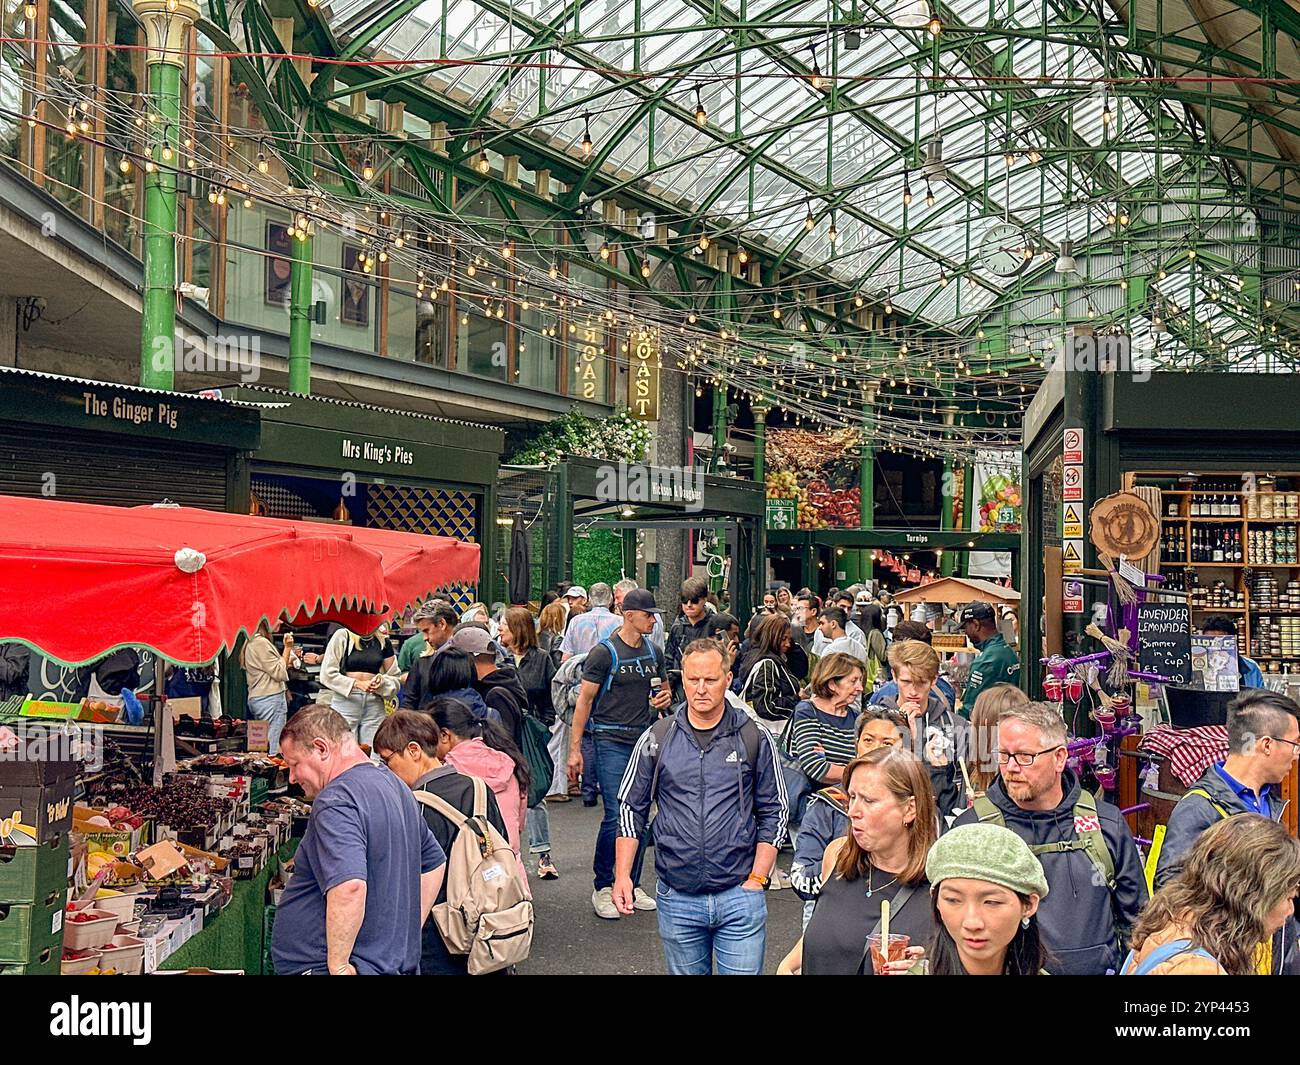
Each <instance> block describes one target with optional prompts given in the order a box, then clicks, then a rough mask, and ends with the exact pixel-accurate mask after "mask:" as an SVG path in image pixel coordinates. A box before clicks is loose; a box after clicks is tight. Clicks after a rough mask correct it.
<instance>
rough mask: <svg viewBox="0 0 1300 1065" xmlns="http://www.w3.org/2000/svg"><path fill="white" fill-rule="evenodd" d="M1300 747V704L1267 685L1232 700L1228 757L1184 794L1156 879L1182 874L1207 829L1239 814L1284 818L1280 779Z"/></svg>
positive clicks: (1173, 816)
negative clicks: (1187, 859) (1273, 690)
mask: <svg viewBox="0 0 1300 1065" xmlns="http://www.w3.org/2000/svg"><path fill="white" fill-rule="evenodd" d="M1298 751H1300V705H1297V703H1296V702H1295V700H1293V699H1289V698H1288V697H1287V696H1285V695H1282V694H1280V693H1279V692H1272V691H1269V690H1268V689H1266V688H1252V689H1250V690H1248V691H1244V692H1242V693H1241V695H1239V696H1238V697H1237V698H1236V699H1234V700H1233V701H1232V702H1231V703H1230V704H1229V706H1228V757H1227V758H1226V759H1225V760H1224V761H1222V762H1216V763H1215V764H1214V765H1212V766H1210V768H1209V769H1207V770H1206V771H1205V772H1204V773H1202V774H1201V778H1200V779H1199V780H1198V781H1197V782H1196V783H1195V784H1194V785H1193V786H1192V787H1191V788H1190V789H1188V791H1187V792H1186V793H1185V794H1184V795H1183V797H1182V798H1181V799H1179V800H1178V805H1177V806H1175V807H1174V812H1173V813H1172V814H1170V815H1169V827H1168V829H1167V830H1166V832H1165V838H1164V843H1163V844H1162V845H1161V847H1160V853H1159V856H1158V858H1157V859H1156V875H1155V885H1156V887H1157V888H1159V887H1160V886H1161V885H1163V884H1164V883H1165V881H1167V880H1169V879H1171V878H1172V877H1174V876H1176V875H1177V873H1178V870H1179V868H1180V867H1181V866H1182V862H1183V859H1184V858H1185V857H1186V855H1187V852H1188V851H1189V850H1191V849H1192V846H1193V845H1194V844H1195V843H1196V841H1197V840H1198V839H1199V838H1200V835H1201V833H1202V832H1204V831H1205V830H1206V829H1207V828H1209V827H1210V826H1211V825H1212V824H1214V823H1215V822H1216V821H1219V820H1222V819H1223V818H1225V817H1232V816H1233V815H1234V814H1244V813H1252V814H1263V815H1264V816H1265V817H1269V818H1272V819H1273V820H1274V821H1278V820H1281V817H1282V811H1283V809H1284V807H1285V803H1284V802H1283V799H1282V794H1281V792H1280V790H1279V789H1278V785H1279V784H1280V783H1282V781H1283V780H1285V779H1286V778H1287V776H1289V775H1290V773H1291V767H1292V766H1293V765H1294V764H1295V760H1296V757H1297V752H1298Z"/></svg>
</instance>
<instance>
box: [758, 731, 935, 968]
mask: <svg viewBox="0 0 1300 1065" xmlns="http://www.w3.org/2000/svg"><path fill="white" fill-rule="evenodd" d="M844 779H845V782H846V785H845V791H846V792H847V794H848V807H849V831H848V834H847V835H845V836H844V837H842V838H841V839H837V840H833V841H832V842H831V844H830V846H829V847H827V848H826V856H825V857H824V858H823V859H822V886H821V891H820V893H819V894H818V896H817V906H816V908H815V909H814V910H813V915H812V920H810V921H809V922H808V928H807V930H806V931H805V932H804V935H803V938H802V939H800V940H799V942H798V943H796V944H795V945H794V949H792V950H791V951H790V953H789V954H787V955H786V957H785V959H784V960H783V961H782V962H781V965H780V966H779V967H778V969H777V972H778V973H781V974H783V975H793V974H803V975H807V976H818V975H842V976H852V975H855V974H861V975H868V976H869V975H872V974H873V966H872V962H871V958H870V956H869V942H870V937H871V936H872V935H877V934H878V933H879V931H880V925H881V917H882V910H881V903H882V902H884V901H885V900H888V901H889V931H890V934H891V936H892V935H894V934H899V935H905V936H908V937H909V938H910V940H911V944H914V946H913V945H910V944H909V946H908V949H907V954H906V957H905V958H903V959H899V960H897V961H894V962H890V963H889V964H888V965H886V966H885V973H884V975H893V974H897V973H903V972H906V971H907V969H909V968H910V967H911V966H912V965H913V964H914V963H915V961H916V959H917V958H918V957H920V956H921V955H922V954H923V953H924V949H923V945H924V944H925V943H928V942H929V941H930V937H931V935H932V934H933V932H934V923H933V918H932V916H931V909H930V898H929V895H930V885H929V884H928V883H927V881H926V879H925V860H926V855H927V854H928V853H929V851H930V847H931V845H933V843H934V841H935V835H936V832H937V826H936V824H935V818H934V793H933V792H932V791H931V790H930V774H929V772H928V771H927V769H926V767H925V764H924V763H923V762H921V761H920V759H918V758H917V757H916V756H915V755H914V754H912V753H911V752H910V751H907V750H904V749H903V748H900V747H882V748H880V749H879V750H875V751H872V752H871V753H870V754H867V755H864V756H863V757H861V758H854V759H853V760H852V761H851V762H849V764H848V765H847V766H846V767H845V770H844Z"/></svg>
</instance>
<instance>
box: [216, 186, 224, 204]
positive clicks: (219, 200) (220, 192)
mask: <svg viewBox="0 0 1300 1065" xmlns="http://www.w3.org/2000/svg"><path fill="white" fill-rule="evenodd" d="M217 206H218V207H225V206H226V190H225V189H217Z"/></svg>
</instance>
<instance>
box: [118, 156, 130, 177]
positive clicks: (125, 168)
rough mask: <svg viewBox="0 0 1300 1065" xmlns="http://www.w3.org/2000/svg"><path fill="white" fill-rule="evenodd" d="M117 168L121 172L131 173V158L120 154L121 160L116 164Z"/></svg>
mask: <svg viewBox="0 0 1300 1065" xmlns="http://www.w3.org/2000/svg"><path fill="white" fill-rule="evenodd" d="M117 168H118V170H120V171H122V173H123V174H129V173H131V160H130V159H128V158H127V157H126V156H125V155H124V156H122V159H121V161H120V162H119V163H118V164H117Z"/></svg>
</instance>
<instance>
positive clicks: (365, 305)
mask: <svg viewBox="0 0 1300 1065" xmlns="http://www.w3.org/2000/svg"><path fill="white" fill-rule="evenodd" d="M364 274H365V271H364V269H363V268H362V266H361V249H360V248H359V247H357V246H356V245H355V244H344V245H343V306H342V309H341V310H340V312H339V318H340V320H341V321H343V322H346V323H347V324H348V325H369V324H370V283H369V282H368V281H366V280H365V278H364Z"/></svg>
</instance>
